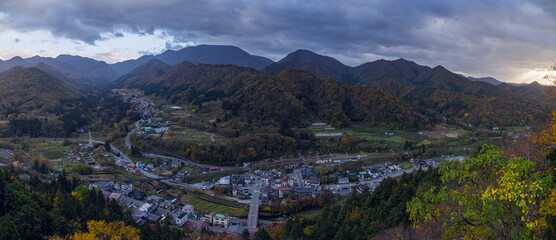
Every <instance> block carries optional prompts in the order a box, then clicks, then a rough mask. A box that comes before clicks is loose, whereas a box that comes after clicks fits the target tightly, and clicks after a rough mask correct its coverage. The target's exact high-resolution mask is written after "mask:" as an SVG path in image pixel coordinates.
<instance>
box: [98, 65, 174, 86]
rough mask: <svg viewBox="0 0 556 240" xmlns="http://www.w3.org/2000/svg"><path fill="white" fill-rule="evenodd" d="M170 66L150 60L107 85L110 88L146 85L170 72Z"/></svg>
mask: <svg viewBox="0 0 556 240" xmlns="http://www.w3.org/2000/svg"><path fill="white" fill-rule="evenodd" d="M171 69H172V66H170V65H168V64H166V63H164V62H162V61H160V60H158V59H151V60H150V61H148V62H146V63H145V64H142V65H140V66H138V67H136V68H135V69H133V70H132V71H131V72H129V73H126V74H124V75H123V76H121V77H119V78H118V79H116V80H114V81H113V82H111V83H110V84H108V86H109V87H111V88H134V87H136V86H142V85H145V84H148V83H149V82H150V81H152V80H154V79H156V78H158V77H160V76H162V75H164V74H165V73H166V72H168V71H170V70H171Z"/></svg>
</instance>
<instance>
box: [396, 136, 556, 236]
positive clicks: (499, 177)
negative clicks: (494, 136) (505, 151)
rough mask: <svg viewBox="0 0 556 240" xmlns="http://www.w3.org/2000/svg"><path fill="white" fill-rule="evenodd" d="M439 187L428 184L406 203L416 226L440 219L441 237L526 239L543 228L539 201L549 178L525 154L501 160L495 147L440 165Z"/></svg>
mask: <svg viewBox="0 0 556 240" xmlns="http://www.w3.org/2000/svg"><path fill="white" fill-rule="evenodd" d="M439 168H440V170H439V171H440V173H441V175H442V181H443V183H444V184H443V186H442V187H431V188H430V189H429V190H428V191H424V192H422V193H421V194H419V195H418V196H416V197H415V198H413V199H412V200H411V201H410V202H409V203H408V204H407V211H408V212H409V214H410V219H411V220H412V221H413V223H414V225H415V226H417V227H418V226H419V225H420V224H422V223H423V222H427V221H434V220H438V219H441V221H443V223H444V224H443V227H442V231H441V232H442V233H443V237H444V238H465V239H476V238H483V239H484V238H488V239H524V238H525V239H530V238H537V237H542V236H543V234H542V228H543V227H544V226H546V221H545V218H544V214H543V212H542V210H541V202H542V201H543V199H545V198H546V196H547V195H548V194H549V193H550V192H549V189H550V186H551V184H552V179H551V177H550V176H547V175H544V174H542V173H540V172H538V171H536V170H535V163H534V162H532V161H530V160H524V159H523V158H513V159H505V158H504V157H503V155H502V152H501V151H500V150H499V149H498V148H497V147H493V146H484V147H483V149H482V150H481V152H480V153H479V154H478V155H477V156H475V157H472V158H469V159H465V160H463V161H461V162H459V161H452V162H447V163H444V164H442V165H441V166H440V167H439Z"/></svg>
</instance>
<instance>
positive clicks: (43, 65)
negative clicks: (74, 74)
mask: <svg viewBox="0 0 556 240" xmlns="http://www.w3.org/2000/svg"><path fill="white" fill-rule="evenodd" d="M34 67H36V68H38V69H40V70H42V71H43V72H45V73H48V74H50V76H52V77H54V78H56V79H58V80H60V81H61V82H62V83H64V84H66V85H68V86H71V87H73V88H75V89H79V88H82V87H83V86H82V85H80V83H79V82H77V81H75V80H73V79H70V78H69V77H67V76H66V75H64V74H62V73H61V72H59V71H58V70H57V69H55V68H53V67H51V66H50V65H48V64H46V63H43V62H39V63H37V64H36V65H35V66H34Z"/></svg>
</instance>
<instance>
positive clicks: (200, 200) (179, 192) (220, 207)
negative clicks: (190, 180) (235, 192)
mask: <svg viewBox="0 0 556 240" xmlns="http://www.w3.org/2000/svg"><path fill="white" fill-rule="evenodd" d="M167 194H168V195H169V197H172V198H178V199H179V200H180V202H181V203H183V204H191V205H193V207H195V209H199V210H201V211H207V212H208V211H211V212H216V213H228V214H230V215H232V216H238V217H246V216H247V212H248V206H247V205H243V204H240V203H237V202H235V201H229V200H225V199H221V198H218V197H212V196H210V195H207V194H205V193H204V192H200V191H198V190H189V189H186V190H184V189H172V190H169V191H168V192H167Z"/></svg>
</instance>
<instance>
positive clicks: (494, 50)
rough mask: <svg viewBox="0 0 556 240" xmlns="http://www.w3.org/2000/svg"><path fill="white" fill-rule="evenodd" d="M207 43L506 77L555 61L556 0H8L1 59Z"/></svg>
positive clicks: (0, 15) (1, 25)
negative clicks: (407, 63) (397, 61)
mask: <svg viewBox="0 0 556 240" xmlns="http://www.w3.org/2000/svg"><path fill="white" fill-rule="evenodd" d="M198 44H223V45H235V46H238V47H240V48H242V49H244V50H246V51H247V52H249V53H251V54H255V55H262V56H266V57H268V58H271V59H272V60H275V61H277V60H279V59H281V58H282V57H284V56H285V55H286V54H288V53H290V52H292V51H294V50H296V49H300V48H304V49H309V50H312V51H315V52H317V53H320V54H324V55H329V56H332V57H335V58H337V59H339V60H340V61H342V62H344V63H345V64H347V65H351V66H356V65H359V64H361V63H364V62H367V61H374V60H377V59H381V58H384V59H397V58H400V57H403V58H406V59H409V60H412V61H415V62H417V63H419V64H422V65H428V66H433V67H434V66H436V65H443V66H445V67H446V68H448V69H450V70H452V71H456V72H461V73H464V74H468V75H473V76H476V77H482V76H493V77H495V78H497V79H499V80H502V81H513V82H529V81H533V80H542V76H543V75H544V74H546V69H548V67H549V66H551V65H554V64H556V1H554V0H534V1H517V0H515V1H514V0H505V1H504V0H489V1H476V0H450V1H444V0H439V1H434V0H360V1H358V0H353V1H352V0H348V1H333V0H331V1H313V0H297V1H281V0H253V1H236V0H201V1H199V0H191V1H190V0H94V1H91V0H71V1H68V0H1V1H0V59H4V60H7V59H9V58H12V57H14V56H22V57H30V56H34V55H41V56H51V57H55V56H57V55H59V54H66V53H67V54H73V55H81V56H87V57H92V58H95V59H98V60H103V61H106V62H109V63H113V62H118V61H122V60H126V59H131V58H137V57H139V56H141V55H143V54H158V53H161V52H163V51H165V50H166V49H179V48H182V47H185V46H191V45H198Z"/></svg>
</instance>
